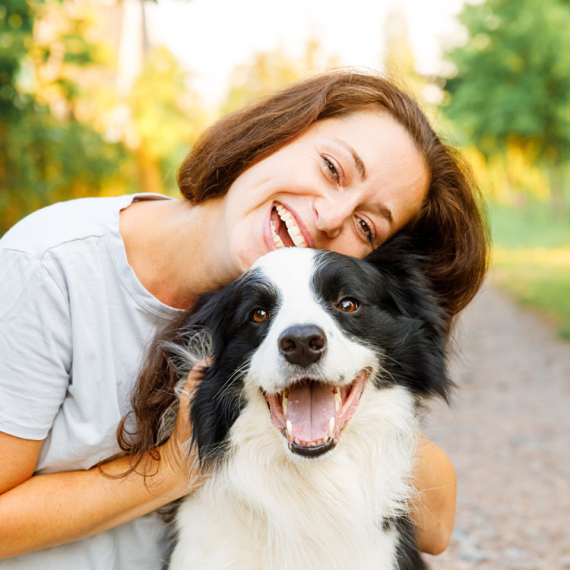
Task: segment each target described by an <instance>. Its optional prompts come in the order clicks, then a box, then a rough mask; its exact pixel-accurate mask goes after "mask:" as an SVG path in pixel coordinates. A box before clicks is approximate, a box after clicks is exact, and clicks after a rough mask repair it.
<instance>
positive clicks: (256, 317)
mask: <svg viewBox="0 0 570 570" xmlns="http://www.w3.org/2000/svg"><path fill="white" fill-rule="evenodd" d="M268 318H269V313H268V312H267V311H264V310H263V309H255V311H253V313H252V315H251V320H252V321H253V322H255V323H262V322H263V321H266V320H267V319H268Z"/></svg>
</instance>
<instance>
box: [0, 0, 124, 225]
mask: <svg viewBox="0 0 570 570" xmlns="http://www.w3.org/2000/svg"><path fill="white" fill-rule="evenodd" d="M59 7H60V6H59V3H55V2H52V3H49V2H48V3H44V2H38V3H34V4H32V3H29V2H27V1H26V0H5V1H4V3H3V4H2V5H1V6H0V234H2V233H3V232H4V231H6V230H7V229H8V228H9V227H10V226H11V225H13V224H14V223H15V222H16V221H18V220H19V219H20V218H21V217H22V216H23V215H25V214H27V213H29V212H31V211H33V210H35V209H37V208H39V207H42V206H44V205H47V204H49V203H52V202H54V201H57V200H65V199H69V198H73V197H80V196H85V195H88V194H91V193H93V192H94V190H96V189H99V188H100V187H101V186H102V185H103V184H104V182H105V180H106V179H108V178H109V177H110V176H111V175H112V174H113V172H114V169H115V166H116V164H117V162H118V161H120V159H121V156H122V154H123V151H122V148H121V147H120V146H118V145H112V144H109V143H107V142H106V141H105V140H104V139H103V137H102V136H101V135H100V134H99V133H98V132H96V131H95V130H94V129H93V128H92V127H91V126H89V125H88V124H85V123H82V122H80V121H78V120H77V118H76V116H75V103H76V101H77V100H78V98H79V96H80V93H81V89H80V87H79V85H78V84H77V82H76V81H74V79H73V71H74V70H77V69H79V68H85V67H86V66H88V65H91V64H92V62H93V53H94V46H93V45H91V44H90V43H88V42H87V41H86V40H85V39H84V36H83V34H82V31H83V30H82V26H83V21H82V18H81V17H77V18H75V19H73V18H71V19H69V21H68V22H67V25H66V26H65V28H64V29H61V30H58V33H56V34H55V35H54V36H53V37H51V38H50V39H49V41H43V40H39V41H38V38H37V37H35V36H34V29H35V26H34V24H36V23H37V16H38V14H42V13H43V14H44V15H45V11H46V10H47V11H49V10H57V9H59ZM46 70H48V71H49V73H45V71H46Z"/></svg>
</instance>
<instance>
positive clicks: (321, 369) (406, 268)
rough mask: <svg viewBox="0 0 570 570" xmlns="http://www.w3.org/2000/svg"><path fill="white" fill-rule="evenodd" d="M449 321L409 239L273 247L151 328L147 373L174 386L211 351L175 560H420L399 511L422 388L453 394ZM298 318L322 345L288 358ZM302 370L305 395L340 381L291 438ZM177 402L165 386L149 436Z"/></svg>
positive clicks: (195, 407) (241, 569)
mask: <svg viewBox="0 0 570 570" xmlns="http://www.w3.org/2000/svg"><path fill="white" fill-rule="evenodd" d="M343 299H345V300H346V299H348V302H347V301H345V304H342V303H341V301H342V300H343ZM355 307H356V310H354V311H352V309H354V308H355ZM257 309H263V310H264V311H265V312H266V313H255V311H256V310H257ZM343 309H344V310H343ZM346 309H349V311H348V312H347V310H346ZM252 316H256V317H258V318H257V320H259V321H260V322H256V321H255V320H254V319H253V318H252ZM266 316H267V319H266V320H262V319H264V318H265V317H266ZM444 322H445V321H444V315H443V313H442V311H441V309H440V308H439V306H438V304H437V302H436V300H435V299H434V297H433V295H432V293H431V291H430V289H429V287H428V284H427V282H426V280H425V278H424V277H423V275H422V273H421V271H420V263H419V261H418V259H417V258H416V256H415V255H414V254H413V253H412V252H410V251H409V248H408V245H407V243H406V242H405V240H403V239H395V240H393V241H392V243H390V244H387V245H385V246H383V247H382V248H381V249H380V250H378V251H377V252H375V253H374V254H372V255H371V256H369V257H368V258H367V259H366V260H357V259H353V258H349V257H345V256H342V255H339V254H336V253H332V252H323V251H315V250H302V249H285V250H279V251H277V252H273V253H270V254H268V255H267V256H264V257H263V258H261V259H260V260H258V261H257V262H256V264H255V265H254V266H253V268H252V269H251V270H250V271H248V272H247V273H246V274H245V275H243V276H242V277H241V278H240V279H238V280H236V281H235V282H233V283H231V284H230V285H228V286H227V287H225V288H224V289H223V290H221V291H219V292H215V293H210V294H207V295H205V296H202V297H201V298H200V299H199V301H198V302H197V303H196V305H195V307H194V308H193V310H192V311H191V312H189V313H188V314H187V315H185V316H184V318H183V320H181V321H180V322H178V323H177V324H176V325H175V326H174V327H173V328H172V330H170V331H168V332H167V333H166V334H165V335H163V336H162V337H161V339H159V341H158V344H157V345H156V346H159V347H160V351H159V352H160V355H159V356H158V357H156V358H154V360H153V361H152V364H151V365H150V366H151V367H152V371H151V376H152V377H153V378H157V379H160V378H161V376H164V377H166V376H168V375H169V374H170V375H171V376H172V375H173V374H174V376H176V377H177V378H178V379H179V382H178V386H179V387H180V386H181V385H183V383H184V382H185V379H186V377H187V375H188V373H189V371H190V370H191V368H192V367H193V365H194V364H195V362H196V361H197V360H199V359H201V358H203V357H204V356H206V355H208V356H210V357H211V358H212V361H211V366H210V367H209V368H208V369H207V370H206V371H205V373H204V377H203V379H202V381H201V382H200V384H199V386H198V388H197V391H196V394H195V397H194V400H193V402H192V411H191V418H192V424H193V444H194V445H195V446H196V447H197V451H198V463H199V468H200V469H202V470H203V471H204V472H207V473H208V477H207V480H206V482H205V484H204V485H203V486H202V487H201V488H199V489H198V490H196V491H194V492H193V493H192V494H191V495H189V496H188V497H187V498H186V499H184V500H183V502H182V503H181V505H180V507H179V509H178V512H177V513H176V517H175V528H176V539H175V546H174V549H173V553H172V557H171V561H170V568H171V569H172V570H198V569H204V570H210V569H212V570H213V569H216V570H221V569H228V570H229V569H231V570H256V569H259V570H260V569H264V570H322V569H325V568H326V569H339V570H340V569H343V570H344V569H346V568H353V569H355V570H360V569H386V570H388V569H390V570H393V569H394V570H395V569H399V570H414V569H420V568H425V565H424V563H423V561H422V560H421V558H420V556H419V554H418V553H417V550H416V548H415V542H414V538H413V537H414V532H413V528H412V525H411V523H410V521H409V517H408V514H409V502H410V499H412V498H413V493H414V491H413V487H412V485H411V472H412V468H413V466H414V458H415V453H416V446H417V440H418V422H419V415H420V412H421V408H422V405H423V402H424V401H425V399H426V398H427V397H429V396H431V395H438V396H441V397H443V398H447V394H448V391H449V388H450V385H451V383H450V381H449V380H448V377H447V374H446V368H445V332H444V331H445V324H444ZM299 326H311V327H314V326H316V327H318V329H319V330H320V331H321V332H322V333H323V335H324V337H325V339H324V342H326V345H325V346H324V347H322V346H320V345H318V346H317V348H316V349H315V350H313V349H311V350H313V352H315V351H316V352H318V354H316V355H313V356H314V359H316V360H315V361H312V362H309V363H307V362H305V361H301V363H300V364H299V363H297V362H291V361H290V359H289V360H288V358H289V357H288V353H287V351H286V349H288V348H290V346H289V345H287V344H285V345H283V341H282V338H283V335H286V334H287V331H291V330H293V332H295V331H298V330H299V329H296V328H294V327H299ZM291 327H293V329H292V328H291ZM302 330H305V329H302ZM295 338H297V337H295ZM321 340H322V339H321ZM291 346H294V343H293V345H291ZM295 349H296V348H295ZM293 360H295V359H293ZM301 360H302V359H301ZM173 371H174V372H173ZM146 373H147V376H148V374H149V373H148V371H147V372H146ZM355 378H356V379H359V380H358V381H357V382H356V383H354V386H356V387H354V386H353V387H352V388H347V387H350V386H352V383H353V382H354V380H355ZM307 379H310V382H311V386H312V387H311V388H310V389H309V388H306V390H312V392H310V393H311V394H312V395H311V396H310V397H311V398H313V400H312V401H313V402H320V400H318V398H317V396H318V390H320V389H323V390H327V391H332V389H333V387H334V386H337V387H338V389H339V393H342V408H341V409H340V411H339V412H337V413H338V414H339V415H338V417H337V418H336V422H335V426H334V429H333V433H332V435H331V436H330V438H328V439H327V436H324V437H322V438H321V439H322V440H323V441H321V439H319V440H317V439H316V438H317V436H320V435H322V434H321V433H320V432H319V429H320V428H319V427H318V426H317V423H318V421H317V420H318V418H319V415H322V413H324V412H321V411H319V410H321V408H318V407H314V408H311V407H310V406H309V409H310V410H312V411H311V412H310V414H311V415H310V421H309V425H310V429H309V428H307V429H308V430H309V432H311V433H313V432H312V431H311V430H316V433H317V435H316V436H312V435H309V436H306V437H305V436H304V437H305V439H304V440H303V441H300V438H299V434H302V433H309V432H307V431H305V432H302V430H301V428H299V427H298V426H296V425H291V426H289V425H288V424H286V423H285V422H286V419H287V418H288V417H289V416H291V414H293V413H294V412H295V413H300V412H298V408H295V407H293V406H294V405H296V406H299V404H298V402H299V401H300V400H297V401H296V402H297V403H296V404H295V403H294V402H292V401H291V403H290V404H289V407H288V410H289V416H287V418H285V412H284V409H283V391H284V390H286V391H287V392H286V395H287V394H289V391H291V394H298V393H300V392H298V390H299V389H297V388H296V387H298V386H299V385H300V383H303V382H305V383H307V382H308V381H309V380H307ZM306 385H307V386H308V384H306ZM315 386H316V387H315ZM358 386H364V387H363V391H362V392H361V395H360V397H359V392H358V390H359V389H360V388H358ZM296 389H297V392H295V390H296ZM349 389H352V390H353V392H352V397H353V398H355V400H354V401H352V400H351V402H352V403H351V404H350V405H349V404H348V403H347V402H348V394H347V391H348V390H349ZM327 393H328V392H327ZM306 394H307V392H305V395H306ZM354 394H356V396H354ZM330 397H331V396H330V394H329V396H328V398H330ZM358 397H359V403H358ZM287 401H289V400H287ZM329 401H330V400H327V399H326V397H325V400H323V402H324V403H323V406H324V407H325V408H326V406H325V403H326V402H329ZM355 402H356V404H357V406H356V409H355V410H354V412H353V415H352V417H350V415H351V414H350V411H347V410H348V408H350V410H352V409H353V408H354V404H355ZM270 404H271V406H270ZM313 405H314V406H316V404H313ZM268 408H270V409H268ZM295 410H297V411H295ZM175 412H176V401H175V400H174V399H173V402H172V406H170V408H169V410H167V412H166V413H164V414H163V416H164V417H163V419H162V427H163V430H162V433H160V434H157V436H156V437H157V440H161V439H162V440H163V439H164V438H165V437H167V435H168V432H169V431H170V430H171V429H172V421H171V420H172V419H173V418H175ZM161 413H162V412H161ZM305 413H306V412H305ZM333 415H334V414H333ZM292 417H297V416H292ZM303 417H304V416H303ZM307 417H308V416H307ZM169 418H170V419H169ZM315 418H317V419H315ZM343 418H344V419H343ZM333 421H334V420H333ZM294 423H295V422H293V424H294ZM313 423H314V424H315V425H314V426H313ZM289 429H290V430H295V433H294V434H293V432H292V431H291V432H290V434H289V435H287V433H288V430H289ZM331 429H332V427H331ZM299 430H301V431H299ZM329 434H330V432H329ZM295 438H296V439H295ZM313 440H315V441H317V443H315V441H313ZM311 442H312V443H311Z"/></svg>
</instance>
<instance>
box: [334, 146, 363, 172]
mask: <svg viewBox="0 0 570 570" xmlns="http://www.w3.org/2000/svg"><path fill="white" fill-rule="evenodd" d="M334 140H335V141H336V142H337V143H339V144H341V145H342V146H343V147H344V148H345V149H346V150H348V152H349V153H350V154H351V156H352V159H353V160H354V164H355V165H356V170H358V172H359V174H360V177H361V178H362V180H366V177H367V176H368V174H367V173H366V166H365V165H364V161H363V160H362V158H360V155H359V154H358V153H357V152H356V150H354V148H353V147H352V146H350V145H349V144H348V143H347V142H344V141H343V140H342V139H339V138H336V137H335V138H334Z"/></svg>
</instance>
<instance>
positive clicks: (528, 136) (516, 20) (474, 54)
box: [445, 0, 570, 206]
mask: <svg viewBox="0 0 570 570" xmlns="http://www.w3.org/2000/svg"><path fill="white" fill-rule="evenodd" d="M460 20H461V22H462V24H463V25H464V26H465V28H466V30H467V33H468V39H467V41H466V43H465V45H463V46H461V47H457V48H455V49H453V50H452V51H450V52H449V53H448V59H449V61H451V62H452V63H453V64H454V65H455V67H456V70H457V73H456V75H455V77H453V78H450V79H448V80H447V82H446V91H447V92H448V94H449V101H448V104H447V106H446V108H445V112H446V114H447V115H448V116H449V118H450V119H451V120H452V121H453V122H454V123H455V125H456V126H457V127H458V129H459V132H461V133H462V134H463V136H465V141H464V142H466V143H473V144H475V145H476V146H478V148H479V149H480V150H481V151H482V152H483V153H484V154H485V155H486V156H492V155H494V154H497V153H505V152H506V151H507V150H508V149H509V148H518V149H521V150H522V151H523V152H524V153H525V154H526V155H527V156H529V157H531V159H533V160H535V161H536V162H537V163H539V164H541V165H542V166H544V167H545V168H546V169H547V170H548V172H549V175H550V181H551V191H552V196H553V200H554V201H555V202H556V203H557V205H558V206H560V204H561V203H562V201H563V198H562V190H563V186H564V180H563V175H564V168H565V166H564V165H565V163H567V162H568V160H569V158H570V73H569V69H570V33H569V30H570V2H568V0H487V1H486V2H485V3H482V4H475V5H471V4H467V5H466V6H465V8H464V10H463V12H462V14H461V16H460Z"/></svg>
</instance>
